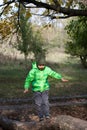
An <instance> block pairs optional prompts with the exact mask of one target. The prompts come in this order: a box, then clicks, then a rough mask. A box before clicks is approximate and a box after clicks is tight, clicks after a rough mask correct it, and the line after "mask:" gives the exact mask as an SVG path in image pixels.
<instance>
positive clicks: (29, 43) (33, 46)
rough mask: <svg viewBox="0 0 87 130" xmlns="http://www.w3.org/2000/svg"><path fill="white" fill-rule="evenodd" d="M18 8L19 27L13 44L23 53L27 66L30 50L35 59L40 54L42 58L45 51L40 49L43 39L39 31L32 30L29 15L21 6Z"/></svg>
mask: <svg viewBox="0 0 87 130" xmlns="http://www.w3.org/2000/svg"><path fill="white" fill-rule="evenodd" d="M20 9H21V10H20V11H21V14H20V29H19V30H18V35H17V43H16V44H15V45H14V46H15V47H16V48H17V50H19V51H21V53H23V54H24V56H25V65H26V67H27V57H28V54H29V53H30V52H33V53H34V57H35V59H36V60H37V59H38V58H40V57H39V56H41V55H43V58H44V57H45V51H43V49H42V47H43V43H44V41H43V39H42V37H41V35H40V32H38V31H36V32H35V31H34V30H33V28H32V24H31V22H30V21H29V16H27V15H29V14H28V13H26V12H25V10H24V9H23V7H21V8H20Z"/></svg>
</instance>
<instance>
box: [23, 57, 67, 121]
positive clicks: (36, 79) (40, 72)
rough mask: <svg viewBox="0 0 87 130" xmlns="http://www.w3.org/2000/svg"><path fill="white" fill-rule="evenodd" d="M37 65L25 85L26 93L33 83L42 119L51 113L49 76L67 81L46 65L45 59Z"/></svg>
mask: <svg viewBox="0 0 87 130" xmlns="http://www.w3.org/2000/svg"><path fill="white" fill-rule="evenodd" d="M34 66H35V67H32V69H31V70H30V72H29V74H28V75H27V77H26V80H25V85H24V88H25V90H24V93H27V92H28V88H29V87H30V83H32V91H33V92H34V101H35V105H36V109H37V112H38V116H39V119H40V121H42V120H44V117H45V118H46V119H49V118H50V113H49V100H48V97H49V96H48V92H49V83H48V77H49V76H51V77H53V78H56V79H59V80H61V81H63V82H67V81H68V80H65V79H64V78H62V76H61V75H60V74H58V73H56V72H55V71H53V70H52V69H51V68H50V67H47V66H46V65H45V61H44V60H43V59H41V60H39V61H38V62H37V63H36V65H35V64H34Z"/></svg>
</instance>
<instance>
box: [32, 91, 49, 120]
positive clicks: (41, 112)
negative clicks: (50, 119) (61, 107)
mask: <svg viewBox="0 0 87 130" xmlns="http://www.w3.org/2000/svg"><path fill="white" fill-rule="evenodd" d="M34 102H35V106H36V110H37V113H38V116H39V118H41V117H43V116H49V100H48V90H47V91H44V92H34Z"/></svg>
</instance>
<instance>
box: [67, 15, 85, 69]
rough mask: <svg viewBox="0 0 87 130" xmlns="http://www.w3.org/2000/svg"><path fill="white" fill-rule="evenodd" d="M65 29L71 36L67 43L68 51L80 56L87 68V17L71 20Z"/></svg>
mask: <svg viewBox="0 0 87 130" xmlns="http://www.w3.org/2000/svg"><path fill="white" fill-rule="evenodd" d="M65 29H66V30H67V33H68V34H69V37H70V39H69V40H68V41H67V43H66V52H67V53H69V54H71V55H73V56H78V57H80V60H81V63H82V65H83V67H84V68H87V17H78V18H77V19H76V20H72V21H70V23H69V25H67V26H66V28H65Z"/></svg>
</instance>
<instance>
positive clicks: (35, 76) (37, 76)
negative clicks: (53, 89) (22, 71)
mask: <svg viewBox="0 0 87 130" xmlns="http://www.w3.org/2000/svg"><path fill="white" fill-rule="evenodd" d="M49 76H51V77H53V78H56V79H61V78H62V76H61V75H60V74H58V73H56V72H55V71H53V70H52V69H51V68H49V67H47V66H45V69H44V70H39V69H38V68H37V67H33V68H32V69H31V70H30V72H29V74H28V75H27V77H26V80H25V84H24V88H25V89H28V88H29V87H30V84H31V83H32V90H33V91H35V92H36V91H40V92H43V91H45V90H49V83H48V77H49Z"/></svg>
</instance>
